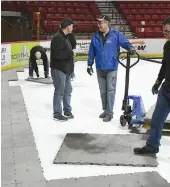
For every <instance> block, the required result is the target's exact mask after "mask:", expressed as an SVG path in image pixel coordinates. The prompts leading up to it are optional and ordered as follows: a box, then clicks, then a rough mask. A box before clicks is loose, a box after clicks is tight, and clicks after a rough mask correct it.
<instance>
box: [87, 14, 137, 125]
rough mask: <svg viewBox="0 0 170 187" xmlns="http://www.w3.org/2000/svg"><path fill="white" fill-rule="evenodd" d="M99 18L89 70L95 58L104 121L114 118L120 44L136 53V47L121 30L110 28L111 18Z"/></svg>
mask: <svg viewBox="0 0 170 187" xmlns="http://www.w3.org/2000/svg"><path fill="white" fill-rule="evenodd" d="M97 20H98V27H99V32H96V33H94V34H93V36H92V40H91V44H90V49H89V58H88V67H87V72H88V73H89V74H90V75H91V74H92V73H93V68H92V66H93V64H94V59H95V62H96V69H97V78H98V83H99V89H100V95H101V101H102V107H103V110H104V112H103V113H102V114H101V115H100V116H99V117H100V118H102V119H103V121H104V122H109V121H111V120H112V118H113V107H114V101H115V94H116V82H117V69H118V52H119V48H120V46H121V47H123V48H125V49H127V50H128V51H129V52H130V53H131V54H135V53H136V52H135V50H134V47H133V46H132V45H131V43H130V42H129V41H128V39H127V38H126V37H125V36H124V35H123V34H122V33H121V32H119V31H117V30H115V29H112V28H110V21H111V20H110V18H109V17H108V16H102V17H101V18H99V19H97Z"/></svg>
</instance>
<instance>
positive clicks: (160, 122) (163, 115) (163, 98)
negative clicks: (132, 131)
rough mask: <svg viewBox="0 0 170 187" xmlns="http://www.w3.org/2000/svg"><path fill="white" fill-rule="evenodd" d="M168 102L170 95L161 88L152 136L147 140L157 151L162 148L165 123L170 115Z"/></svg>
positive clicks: (151, 129) (153, 118)
mask: <svg viewBox="0 0 170 187" xmlns="http://www.w3.org/2000/svg"><path fill="white" fill-rule="evenodd" d="M168 100H169V101H170V93H169V96H168V94H167V93H166V92H165V91H164V90H163V88H161V89H160V91H159V94H158V98H157V102H156V106H155V110H154V112H153V115H152V121H151V127H150V135H149V138H148V140H147V145H150V146H151V147H153V148H155V149H158V148H159V146H160V140H161V136H162V129H163V126H164V122H165V121H166V119H167V116H168V114H169V113H170V102H169V101H168Z"/></svg>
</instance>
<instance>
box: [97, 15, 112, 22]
mask: <svg viewBox="0 0 170 187" xmlns="http://www.w3.org/2000/svg"><path fill="white" fill-rule="evenodd" d="M97 21H108V22H110V21H111V19H110V18H109V16H101V17H99V18H98V19H97Z"/></svg>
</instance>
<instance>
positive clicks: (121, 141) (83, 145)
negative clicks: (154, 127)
mask: <svg viewBox="0 0 170 187" xmlns="http://www.w3.org/2000/svg"><path fill="white" fill-rule="evenodd" d="M146 139H147V136H146V135H133V134H126V135H123V134H119V135H118V134H117V135H111V134H75V133H69V134H67V135H66V137H65V139H64V141H63V144H62V146H61V147H60V150H59V151H58V153H57V155H56V157H55V159H54V164H82V165H85V164H86V165H122V166H147V167H148V166H151V167H154V166H157V164H158V163H157V159H156V156H155V155H147V156H141V155H135V154H134V153H133V149H134V147H138V146H139V147H141V146H144V145H145V143H146Z"/></svg>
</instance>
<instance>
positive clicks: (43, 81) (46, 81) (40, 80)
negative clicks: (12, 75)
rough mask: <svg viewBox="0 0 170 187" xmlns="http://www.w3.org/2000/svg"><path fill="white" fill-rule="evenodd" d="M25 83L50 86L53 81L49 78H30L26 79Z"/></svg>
mask: <svg viewBox="0 0 170 187" xmlns="http://www.w3.org/2000/svg"><path fill="white" fill-rule="evenodd" d="M26 81H30V82H36V83H41V84H52V83H53V80H52V79H51V78H42V77H40V78H32V79H26Z"/></svg>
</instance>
